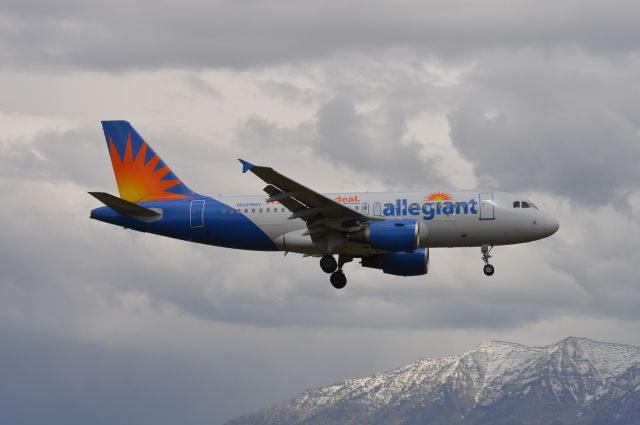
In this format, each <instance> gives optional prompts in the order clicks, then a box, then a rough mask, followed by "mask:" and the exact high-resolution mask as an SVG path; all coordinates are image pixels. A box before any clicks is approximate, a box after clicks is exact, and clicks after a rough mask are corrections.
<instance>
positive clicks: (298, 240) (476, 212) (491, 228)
mask: <svg viewBox="0 0 640 425" xmlns="http://www.w3.org/2000/svg"><path fill="white" fill-rule="evenodd" d="M324 195H325V196H326V197H328V198H331V199H333V200H335V201H337V202H339V203H341V204H343V205H345V206H348V207H349V208H352V209H354V210H356V211H359V212H362V213H364V214H366V215H369V216H372V217H375V218H380V219H413V220H416V221H417V222H418V223H419V228H420V239H419V247H425V248H437V247H465V246H466V247H468V246H481V245H490V246H493V245H508V244H516V243H523V242H530V241H534V240H537V239H542V238H545V237H547V236H550V235H552V234H553V233H555V232H556V230H557V229H558V222H557V221H556V220H555V219H554V218H553V217H552V216H551V215H549V214H547V213H545V212H543V211H540V210H539V209H538V208H536V207H535V206H534V205H533V204H531V203H530V202H528V201H527V200H526V199H525V198H524V197H522V196H518V195H514V194H510V193H505V192H478V191H452V192H446V193H442V192H436V193H431V192H417V191H412V192H349V193H328V194H324ZM218 200H219V201H221V202H223V203H224V204H226V205H228V206H229V207H230V210H233V211H228V212H223V215H224V214H242V215H244V216H246V217H247V218H249V219H250V220H251V221H252V222H253V223H255V224H256V226H258V227H259V228H260V229H261V230H262V231H263V232H264V233H265V234H266V235H267V236H269V238H271V239H272V240H273V241H274V242H275V244H276V246H277V247H278V249H281V250H283V251H291V252H299V253H306V254H325V253H327V252H331V253H348V254H355V255H359V254H361V255H367V254H371V253H377V252H380V251H379V250H375V249H372V248H370V247H368V246H366V245H363V244H361V243H354V242H350V241H348V240H346V238H345V236H344V232H338V231H336V232H335V234H330V235H329V237H328V238H325V239H326V240H327V241H326V242H322V241H321V242H320V243H319V242H318V240H316V241H315V242H314V241H313V240H312V238H311V236H309V235H304V233H305V232H306V231H307V226H306V223H305V222H304V221H303V220H301V219H289V216H290V215H291V212H290V211H288V210H287V209H286V208H284V207H283V206H282V205H280V204H279V203H277V202H272V203H267V202H266V197H265V196H228V197H227V196H225V197H222V198H218ZM516 205H517V207H516ZM525 206H526V207H525ZM332 237H333V238H334V239H335V238H337V240H333V241H331V238H332Z"/></svg>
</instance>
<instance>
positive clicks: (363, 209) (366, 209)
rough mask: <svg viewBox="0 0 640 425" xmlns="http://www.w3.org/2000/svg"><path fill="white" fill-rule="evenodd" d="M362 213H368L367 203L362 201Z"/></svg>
mask: <svg viewBox="0 0 640 425" xmlns="http://www.w3.org/2000/svg"><path fill="white" fill-rule="evenodd" d="M362 213H363V214H369V203H368V202H363V203H362Z"/></svg>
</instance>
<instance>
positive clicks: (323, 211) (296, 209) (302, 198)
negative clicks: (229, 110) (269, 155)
mask: <svg viewBox="0 0 640 425" xmlns="http://www.w3.org/2000/svg"><path fill="white" fill-rule="evenodd" d="M239 161H240V162H241V163H242V172H243V173H246V172H247V171H251V172H252V173H253V174H255V175H256V176H258V177H260V178H261V179H262V180H264V181H265V183H267V186H266V187H265V188H264V191H265V192H267V194H268V195H269V198H268V199H267V202H275V201H278V202H280V203H281V204H282V205H283V206H284V207H286V208H287V209H288V210H289V211H291V212H292V214H291V216H290V217H289V218H291V219H294V218H300V219H302V220H304V221H306V222H307V227H309V228H310V229H311V227H312V226H315V225H323V227H325V226H326V227H329V228H334V229H336V230H342V231H346V230H353V227H354V226H355V228H359V225H360V222H362V221H371V220H377V218H375V217H371V216H368V215H366V214H363V213H361V212H358V211H354V210H352V209H351V208H348V207H346V206H344V205H342V204H340V203H339V202H336V201H334V200H333V199H329V198H327V197H326V196H324V195H322V194H320V193H318V192H315V191H313V190H311V189H309V188H307V187H305V186H303V185H301V184H300V183H298V182H296V181H294V180H291V179H290V178H289V177H286V176H284V175H282V174H280V173H278V172H277V171H276V170H274V169H273V168H270V167H261V166H256V165H253V164H251V163H249V162H247V161H244V160H242V159H240V160H239ZM345 222H352V224H348V225H345Z"/></svg>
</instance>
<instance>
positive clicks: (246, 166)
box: [238, 158, 255, 173]
mask: <svg viewBox="0 0 640 425" xmlns="http://www.w3.org/2000/svg"><path fill="white" fill-rule="evenodd" d="M238 161H240V163H241V164H242V172H243V173H246V172H247V171H249V170H251V169H252V168H253V167H255V166H254V165H253V164H252V163H250V162H247V161H245V160H244V159H240V158H238Z"/></svg>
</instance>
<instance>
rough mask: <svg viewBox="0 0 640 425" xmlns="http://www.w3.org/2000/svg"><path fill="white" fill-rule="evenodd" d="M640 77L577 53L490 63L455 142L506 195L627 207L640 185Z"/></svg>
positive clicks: (454, 120)
mask: <svg viewBox="0 0 640 425" xmlns="http://www.w3.org/2000/svg"><path fill="white" fill-rule="evenodd" d="M638 70H640V63H639V62H638V61H637V60H634V59H628V60H621V61H614V62H610V61H608V60H603V59H601V58H595V57H591V56H585V55H584V54H583V53H581V52H577V51H572V50H569V51H567V50H559V51H557V52H555V53H554V54H548V53H545V52H541V51H529V52H525V53H522V54H517V55H508V54H507V55H505V54H495V55H490V56H489V57H488V58H486V60H483V61H482V64H481V65H480V66H479V69H478V70H477V71H476V72H475V73H473V74H472V75H471V76H470V78H469V80H468V81H467V82H466V84H465V88H464V89H463V91H462V93H461V98H460V100H459V102H460V104H459V106H458V107H457V108H456V109H455V110H454V111H452V112H451V113H450V114H449V122H450V125H451V138H452V141H453V144H454V146H455V147H456V148H457V149H458V151H459V152H460V154H461V155H462V156H463V157H465V158H467V159H468V160H469V161H470V162H472V163H473V165H474V170H475V172H476V175H477V176H478V177H479V178H480V179H482V180H483V181H485V182H489V183H490V184H492V185H493V186H499V187H501V188H503V189H505V190H513V191H523V190H538V191H548V192H551V193H555V194H558V195H561V196H563V197H566V198H569V199H573V200H576V201H579V202H581V203H589V204H596V205H597V204H598V203H601V202H610V201H615V200H619V199H622V198H624V196H625V195H626V194H628V193H630V192H631V191H633V190H635V189H637V181H638V179H640V171H639V169H638V167H637V165H636V158H639V157H640V143H639V142H640V136H639V134H640V115H639V113H638V110H637V108H636V107H635V105H634V102H633V101H632V99H634V98H636V97H637V96H638V94H639V93H638V92H637V89H635V88H634V85H635V83H634V81H637V77H636V75H637V74H636V73H637V71H638Z"/></svg>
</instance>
